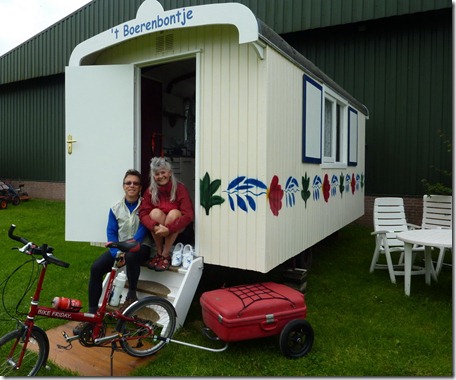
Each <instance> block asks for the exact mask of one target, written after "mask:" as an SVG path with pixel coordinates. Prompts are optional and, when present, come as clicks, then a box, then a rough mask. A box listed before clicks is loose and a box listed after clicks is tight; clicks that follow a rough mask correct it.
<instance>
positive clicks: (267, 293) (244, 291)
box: [226, 284, 295, 313]
mask: <svg viewBox="0 0 456 380" xmlns="http://www.w3.org/2000/svg"><path fill="white" fill-rule="evenodd" d="M226 290H228V291H229V292H231V293H233V294H234V295H235V296H236V297H238V298H239V299H240V300H241V301H242V304H243V305H244V307H243V308H242V309H241V310H240V311H239V313H240V312H241V311H243V310H245V309H246V308H248V307H249V306H250V305H251V304H253V303H254V302H257V301H264V300H272V299H281V300H286V301H289V302H290V303H291V304H292V305H293V307H295V304H294V302H293V301H292V300H290V299H289V298H288V297H285V296H284V295H283V294H280V293H277V292H275V291H274V290H272V289H269V288H268V287H267V286H265V285H263V284H252V285H241V286H233V287H231V288H227V289H226Z"/></svg>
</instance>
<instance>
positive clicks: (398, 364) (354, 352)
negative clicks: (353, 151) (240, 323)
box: [0, 199, 453, 377]
mask: <svg viewBox="0 0 456 380" xmlns="http://www.w3.org/2000/svg"><path fill="white" fill-rule="evenodd" d="M64 208H65V205H64V203H63V202H58V201H43V200H33V199H32V200H30V201H28V202H24V203H22V204H21V205H19V206H12V205H9V206H8V208H7V209H6V210H0V249H1V252H2V258H3V261H2V270H1V272H2V276H1V278H0V281H1V286H0V291H1V292H2V296H1V297H2V303H3V304H4V305H6V306H7V308H8V309H9V311H10V312H13V313H14V308H15V305H16V303H17V300H18V299H19V298H20V296H22V293H23V290H24V288H25V286H26V284H27V283H28V279H29V278H30V275H31V272H30V268H31V265H28V266H26V267H23V268H22V269H21V270H20V271H18V272H17V273H16V274H15V275H14V276H13V277H12V278H11V280H10V281H8V283H7V287H6V289H4V279H5V278H6V277H7V276H8V275H9V274H10V273H11V272H12V271H13V270H14V269H15V268H16V267H18V266H19V264H21V263H22V262H24V261H25V260H26V259H27V257H25V256H23V255H21V254H19V252H18V251H12V250H11V247H14V246H17V244H16V242H14V241H12V240H10V239H9V238H8V237H7V231H8V228H9V226H10V224H11V223H14V224H16V225H17V229H16V233H17V234H18V235H22V236H24V237H26V238H28V239H29V240H32V241H33V242H35V243H37V244H42V243H47V244H49V245H52V246H53V247H54V248H55V252H54V254H55V256H56V257H58V258H60V259H62V260H64V261H68V262H70V263H71V265H70V267H69V268H68V269H65V268H60V267H57V266H51V267H50V268H49V271H48V276H47V278H46V281H45V284H44V291H43V293H42V298H41V302H42V303H49V304H50V303H51V300H52V299H53V297H54V296H65V297H70V298H78V299H80V300H81V301H82V302H83V305H87V282H88V277H89V268H90V265H91V263H92V262H93V260H94V259H95V258H96V257H97V256H98V255H99V254H100V253H101V252H102V251H103V250H104V249H103V248H99V247H92V246H90V245H89V244H87V243H74V242H65V239H64V220H65V216H64V214H65V210H64ZM370 232H371V230H370V229H369V228H366V227H363V226H360V225H357V224H351V225H349V226H347V227H345V228H343V229H342V230H341V231H339V233H338V234H335V235H334V236H331V237H330V238H328V239H326V240H325V241H323V242H321V243H319V244H318V245H316V246H315V247H314V248H313V253H312V263H311V267H310V269H309V271H308V276H307V291H306V303H307V313H308V314H307V319H308V321H309V322H310V323H311V325H312V327H313V329H314V331H315V342H314V346H313V348H312V351H311V352H310V353H309V354H308V355H307V356H305V357H303V358H300V359H296V360H290V359H287V358H285V357H284V356H283V355H282V354H281V352H280V348H279V345H278V337H277V336H275V337H270V338H262V339H255V340H248V341H241V342H235V343H231V344H230V345H229V347H228V349H227V350H226V351H224V352H222V353H213V352H208V351H203V350H199V349H195V348H192V347H186V346H182V345H178V344H175V343H170V344H169V345H167V346H166V347H165V348H164V349H163V350H161V351H160V352H159V353H158V354H157V357H156V360H153V361H152V362H150V363H149V364H148V365H146V366H144V367H141V368H138V369H137V370H135V372H133V373H132V374H131V375H132V376H313V377H315V376H453V333H452V331H453V330H452V327H453V325H452V311H453V307H452V295H453V294H452V290H453V289H452V288H453V282H452V271H451V270H449V269H447V268H444V269H443V270H442V272H441V273H440V275H439V278H438V280H439V281H438V282H437V283H436V282H432V284H431V286H427V285H426V284H425V282H424V276H413V277H412V286H411V296H410V297H407V296H405V294H404V281H403V277H398V278H397V284H396V285H394V284H392V283H391V282H390V280H389V276H388V273H387V271H386V270H377V271H375V272H374V273H373V274H370V273H369V266H370V261H371V258H372V252H373V249H374V238H373V237H372V236H371V235H370ZM448 256H449V255H448ZM277 273H278V272H277V271H272V272H271V273H268V274H264V275H262V274H257V277H258V279H259V280H269V279H271V280H277ZM254 277H255V276H252V274H251V273H245V272H242V271H236V270H229V269H226V268H220V267H214V266H211V265H206V266H205V268H204V272H203V278H202V280H201V283H200V286H199V288H198V291H197V294H196V296H195V298H194V299H193V302H192V306H191V308H190V311H189V315H188V316H187V320H186V323H185V326H184V328H182V329H181V330H179V331H178V332H177V333H176V334H175V336H174V338H175V339H177V340H180V341H185V342H189V343H193V344H198V345H202V346H208V347H215V346H217V345H216V343H214V342H211V341H208V340H207V338H205V337H204V336H203V335H202V334H201V332H200V329H201V328H202V327H203V326H204V325H203V322H202V316H201V306H200V304H199V296H200V295H201V293H202V292H204V291H205V290H209V289H213V288H216V287H218V286H220V285H221V284H223V283H226V286H231V285H237V284H238V283H239V282H240V281H241V282H242V280H243V279H244V278H245V283H248V282H251V280H252V279H253V278H254ZM29 299H30V298H29V295H27V296H26V297H25V298H24V302H23V303H22V306H21V307H20V308H19V312H21V311H22V312H26V311H27V309H28V304H27V303H28V302H29ZM0 321H1V323H0V335H3V334H5V333H6V332H7V331H9V330H11V329H12V328H13V327H14V325H15V324H14V321H12V319H11V317H9V316H8V314H7V313H6V312H5V310H4V308H3V307H1V308H0ZM64 322H65V321H60V320H50V319H39V320H38V322H37V324H38V325H39V326H40V327H42V328H44V329H49V328H51V327H55V326H57V325H59V324H63V323H64ZM75 344H78V343H75ZM52 349H53V348H52V347H51V350H52ZM91 349H98V348H91ZM106 351H107V353H106V360H109V350H106ZM75 360H77V358H75ZM40 374H41V375H42V376H47V375H49V376H71V373H69V372H67V371H64V370H60V369H58V368H55V366H52V368H51V370H49V371H47V372H46V371H44V372H43V370H42V372H40Z"/></svg>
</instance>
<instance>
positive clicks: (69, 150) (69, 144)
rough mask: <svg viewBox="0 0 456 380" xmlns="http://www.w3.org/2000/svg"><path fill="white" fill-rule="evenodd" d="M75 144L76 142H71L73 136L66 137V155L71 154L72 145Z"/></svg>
mask: <svg viewBox="0 0 456 380" xmlns="http://www.w3.org/2000/svg"><path fill="white" fill-rule="evenodd" d="M75 142H77V141H76V140H73V136H71V135H68V138H67V149H68V154H71V153H73V143H75Z"/></svg>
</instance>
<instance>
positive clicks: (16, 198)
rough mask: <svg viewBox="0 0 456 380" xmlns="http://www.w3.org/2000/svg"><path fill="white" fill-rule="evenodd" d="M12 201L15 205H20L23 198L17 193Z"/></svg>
mask: <svg viewBox="0 0 456 380" xmlns="http://www.w3.org/2000/svg"><path fill="white" fill-rule="evenodd" d="M11 203H12V204H13V205H14V206H18V205H19V204H20V203H21V198H19V197H18V196H17V195H16V196H15V197H13V200H12V201H11Z"/></svg>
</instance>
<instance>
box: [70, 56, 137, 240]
mask: <svg viewBox="0 0 456 380" xmlns="http://www.w3.org/2000/svg"><path fill="white" fill-rule="evenodd" d="M134 76H135V68H134V66H133V65H110V66H80V67H79V66H78V67H67V68H66V70H65V111H66V115H65V119H66V121H65V124H66V136H65V137H66V138H67V141H68V137H69V135H71V136H72V139H73V140H76V142H74V143H72V146H71V148H72V153H71V154H69V152H68V145H69V144H68V143H66V144H65V157H66V184H65V185H66V186H65V239H66V240H70V241H88V242H105V241H106V224H107V218H108V212H109V208H110V207H111V206H112V205H113V204H114V203H115V202H116V201H117V200H119V199H120V198H121V197H122V196H123V190H122V179H123V176H124V174H125V172H126V171H127V170H128V169H131V168H135V162H136V160H135V138H134V136H135V123H134V121H135V112H134V104H135V85H134V83H135V80H134Z"/></svg>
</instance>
